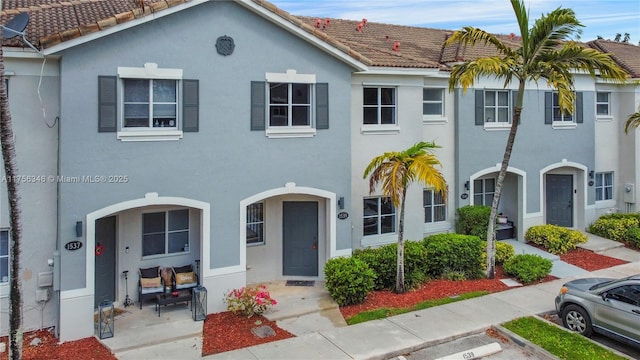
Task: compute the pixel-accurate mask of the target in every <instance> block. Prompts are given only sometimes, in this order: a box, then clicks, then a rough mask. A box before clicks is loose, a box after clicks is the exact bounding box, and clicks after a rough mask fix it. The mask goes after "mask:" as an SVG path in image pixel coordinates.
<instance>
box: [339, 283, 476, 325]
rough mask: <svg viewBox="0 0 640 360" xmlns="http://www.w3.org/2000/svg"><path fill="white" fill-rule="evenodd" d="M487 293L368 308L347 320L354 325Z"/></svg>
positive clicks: (470, 293)
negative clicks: (413, 303)
mask: <svg viewBox="0 0 640 360" xmlns="http://www.w3.org/2000/svg"><path fill="white" fill-rule="evenodd" d="M487 294H489V292H488V291H474V292H469V293H466V294H462V295H459V296H451V297H446V298H442V299H434V300H427V301H422V302H419V303H417V304H415V305H413V306H410V307H406V308H386V307H383V308H379V309H375V310H368V311H363V312H361V313H357V314H356V315H354V316H352V317H350V318H348V319H347V320H346V321H347V324H348V325H354V324H359V323H362V322H365V321H371V320H377V319H384V318H386V317H389V316H393V315H400V314H404V313H408V312H411V311H416V310H422V309H427V308H430V307H434V306H440V305H445V304H449V303H453V302H456V301H461V300H467V299H472V298H475V297H479V296H484V295H487Z"/></svg>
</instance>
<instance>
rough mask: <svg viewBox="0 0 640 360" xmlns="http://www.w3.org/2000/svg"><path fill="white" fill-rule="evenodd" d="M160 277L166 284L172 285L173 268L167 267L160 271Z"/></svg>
mask: <svg viewBox="0 0 640 360" xmlns="http://www.w3.org/2000/svg"><path fill="white" fill-rule="evenodd" d="M160 276H161V277H162V279H163V280H164V283H165V284H171V268H170V267H165V268H162V270H160Z"/></svg>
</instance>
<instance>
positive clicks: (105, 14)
mask: <svg viewBox="0 0 640 360" xmlns="http://www.w3.org/2000/svg"><path fill="white" fill-rule="evenodd" d="M189 1H191V0H66V1H62V0H4V1H0V3H2V9H1V11H0V24H6V23H7V22H8V21H9V20H10V19H11V18H13V17H14V16H15V15H16V14H18V13H20V12H28V13H29V15H30V21H29V25H28V27H27V29H26V38H27V40H28V41H29V42H30V43H32V44H33V45H34V46H36V47H37V48H40V49H45V48H50V47H52V46H54V45H57V44H60V43H62V42H64V41H68V40H71V39H75V38H78V37H81V36H83V35H87V34H91V33H96V32H99V31H101V30H105V29H108V28H111V27H113V26H116V25H118V24H122V23H125V22H128V21H132V20H135V19H138V18H141V17H144V16H148V15H151V14H152V13H155V12H158V11H162V10H164V9H167V8H170V7H173V6H176V5H180V4H183V3H187V2H189ZM243 1H248V0H243ZM249 1H252V2H253V3H255V4H257V5H259V6H261V7H263V8H264V9H266V10H268V11H269V12H271V13H273V14H274V15H276V16H278V17H280V18H282V19H284V20H285V21H288V22H289V23H291V24H293V25H295V26H297V27H298V28H300V29H301V30H303V31H305V32H307V33H309V34H311V35H313V36H315V37H317V38H319V39H320V40H322V41H324V42H326V43H327V44H329V45H331V46H333V47H335V48H336V49H338V50H339V51H342V52H344V53H345V54H347V55H348V56H350V57H352V58H353V59H355V60H357V61H360V62H362V63H364V64H366V65H368V66H373V67H388V68H412V69H440V70H448V69H449V66H448V65H449V64H451V63H453V62H458V61H464V60H468V59H473V58H477V57H481V56H490V55H496V52H495V50H494V49H493V48H492V47H491V46H480V45H477V46H474V47H463V46H459V45H451V46H444V41H445V40H446V39H447V37H449V36H450V35H451V34H452V33H453V31H452V30H442V29H430V28H422V27H412V26H402V25H391V24H382V23H376V22H369V21H366V19H362V20H344V19H325V18H315V17H309V16H294V15H291V14H289V13H288V12H286V11H284V10H282V9H280V8H278V7H276V6H275V5H273V4H271V3H270V2H268V1H265V0H249ZM497 36H498V37H499V38H500V39H501V40H502V41H503V42H505V43H507V44H509V45H510V46H513V47H514V48H515V47H517V46H518V38H517V37H514V36H509V35H497ZM3 45H4V46H9V47H26V45H25V44H24V43H23V42H22V40H21V39H20V38H19V37H14V38H12V39H4V40H3ZM587 46H590V47H592V48H594V49H597V50H600V51H603V52H609V53H611V54H612V56H613V58H614V59H615V60H616V61H617V62H618V63H619V64H620V65H621V66H622V67H623V68H624V69H625V70H626V71H627V72H629V74H630V75H631V76H632V77H633V78H640V46H635V45H631V44H625V43H619V42H614V41H607V40H595V41H591V42H589V43H587Z"/></svg>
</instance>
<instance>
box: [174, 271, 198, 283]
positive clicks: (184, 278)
mask: <svg viewBox="0 0 640 360" xmlns="http://www.w3.org/2000/svg"><path fill="white" fill-rule="evenodd" d="M194 282H196V274H195V273H194V272H193V271H192V272H187V273H177V274H176V285H184V284H191V283H194Z"/></svg>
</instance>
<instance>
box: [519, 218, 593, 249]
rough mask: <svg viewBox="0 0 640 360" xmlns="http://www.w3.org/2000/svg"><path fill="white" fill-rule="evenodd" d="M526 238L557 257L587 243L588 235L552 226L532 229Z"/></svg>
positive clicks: (539, 226)
mask: <svg viewBox="0 0 640 360" xmlns="http://www.w3.org/2000/svg"><path fill="white" fill-rule="evenodd" d="M524 238H525V239H526V240H527V241H529V242H532V243H534V244H536V245H540V246H542V247H543V248H545V249H547V251H549V252H550V253H552V254H556V255H557V254H565V253H566V252H567V251H569V250H573V249H575V248H576V247H577V246H578V245H579V244H583V243H585V242H587V235H585V234H583V233H581V232H580V231H578V230H573V229H568V228H565V227H562V226H557V225H550V224H549V225H536V226H532V227H530V228H529V229H528V230H527V233H526V234H525V235H524Z"/></svg>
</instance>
